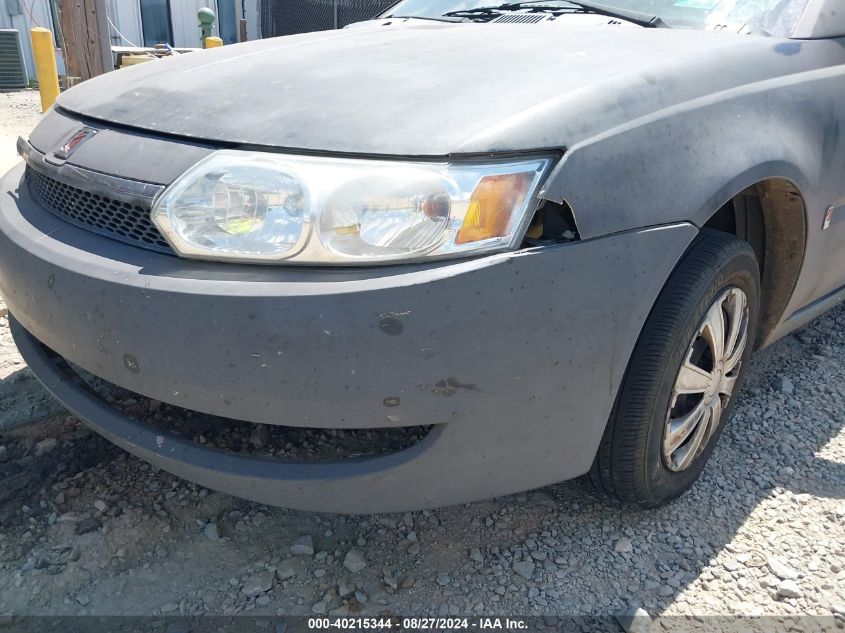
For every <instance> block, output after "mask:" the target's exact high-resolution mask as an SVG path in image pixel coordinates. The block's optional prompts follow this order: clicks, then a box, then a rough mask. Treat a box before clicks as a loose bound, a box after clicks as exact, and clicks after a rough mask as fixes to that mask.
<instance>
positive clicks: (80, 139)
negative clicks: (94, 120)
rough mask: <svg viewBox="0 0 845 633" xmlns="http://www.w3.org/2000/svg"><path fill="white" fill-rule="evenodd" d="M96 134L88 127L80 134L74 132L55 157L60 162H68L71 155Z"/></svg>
mask: <svg viewBox="0 0 845 633" xmlns="http://www.w3.org/2000/svg"><path fill="white" fill-rule="evenodd" d="M96 133H97V130H95V129H94V128H91V127H87V126H86V127H84V128H82V129H81V130H79V131H78V132H74V133H73V135H72V136H71V137H70V138H69V139H68V140H67V141H65V143H64V145H62V146H61V147H60V148H59V149H57V150H56V151H55V152H54V154H53V155H54V156H55V157H56V158H58V159H60V160H67V159H68V158H70V156H71V154H73V153H74V152H75V151H76V150H77V149H79V146H80V145H82V144H83V143H84V142H85V141H87V140H88V139H90V138H91V137H93V136H94V135H95V134H96Z"/></svg>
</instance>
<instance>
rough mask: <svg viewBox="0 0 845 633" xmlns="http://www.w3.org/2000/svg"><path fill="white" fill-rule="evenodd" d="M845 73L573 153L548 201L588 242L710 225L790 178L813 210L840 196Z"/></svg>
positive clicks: (653, 118) (826, 74)
mask: <svg viewBox="0 0 845 633" xmlns="http://www.w3.org/2000/svg"><path fill="white" fill-rule="evenodd" d="M843 81H845V66H833V67H830V68H824V69H821V70H813V71H808V72H802V73H797V74H794V75H789V76H788V77H781V78H777V79H772V80H767V81H763V82H758V83H755V84H751V85H746V86H742V87H740V88H733V89H730V90H726V91H723V92H719V93H715V94H712V95H708V96H706V97H703V98H699V99H695V100H692V101H688V102H685V103H683V104H681V105H678V106H673V107H671V108H667V109H664V110H661V111H658V112H655V113H652V114H650V115H647V116H644V117H640V118H638V119H634V120H632V121H630V122H627V123H625V124H622V125H620V126H618V127H616V128H614V129H611V130H609V131H607V132H604V133H602V134H598V135H595V136H593V137H591V138H588V139H585V140H583V141H582V142H579V143H578V144H576V145H573V146H572V147H571V148H569V151H568V152H567V153H566V155H565V156H564V159H563V160H562V161H561V163H560V164H559V165H558V166H557V168H556V169H555V171H554V172H553V173H552V174H551V176H550V178H549V181H548V183H547V185H546V187H545V189H544V192H543V194H542V195H543V197H544V198H547V199H549V200H554V201H562V200H565V201H566V202H567V203H568V204H569V205H570V206H571V207H572V209H573V211H574V214H575V219H576V223H577V225H578V229H579V232H580V234H581V236H582V237H585V238H590V237H596V236H600V235H605V234H610V233H616V232H619V231H625V230H629V229H633V228H637V227H643V226H654V225H661V224H668V223H672V222H678V221H686V222H691V223H692V224H695V225H696V226H699V227H700V226H703V225H704V224H705V223H706V221H707V220H708V219H709V218H710V217H711V216H712V214H713V213H714V212H715V211H716V210H718V209H719V207H721V206H722V205H723V204H724V203H725V202H727V201H728V200H730V199H731V198H732V197H733V196H735V195H736V194H738V193H739V192H741V191H743V190H744V189H746V188H747V187H749V186H751V185H753V184H754V183H756V182H759V181H761V180H764V179H766V178H774V177H778V178H785V179H787V180H789V181H791V182H793V183H794V184H795V185H796V186H797V187H798V189H799V190H800V191H802V193H803V194H805V200H806V202H807V206H808V208H823V207H824V201H825V200H827V199H829V198H830V197H832V195H833V191H832V189H833V187H834V183H835V182H837V180H836V178H835V177H834V176H835V174H834V171H835V169H836V164H837V162H836V161H835V160H833V161H832V160H830V158H831V157H832V156H833V154H834V153H835V152H836V147H837V146H838V144H839V134H840V129H839V114H838V110H837V108H838V106H837V101H838V99H840V98H841V89H842V85H843Z"/></svg>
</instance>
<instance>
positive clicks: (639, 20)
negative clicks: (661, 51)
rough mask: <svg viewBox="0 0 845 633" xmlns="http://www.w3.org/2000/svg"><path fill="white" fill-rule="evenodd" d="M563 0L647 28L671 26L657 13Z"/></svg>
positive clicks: (667, 27)
mask: <svg viewBox="0 0 845 633" xmlns="http://www.w3.org/2000/svg"><path fill="white" fill-rule="evenodd" d="M532 1H535V0H532ZM564 2H568V3H569V4H574V5H575V6H577V7H581V8H582V9H584V11H590V12H592V13H596V14H598V15H606V16H607V17H609V18H619V19H620V20H625V21H626V22H631V23H632V24H638V25H640V26H644V27H646V28H649V29H669V28H672V27H670V26H669V25H668V24H666V22H664V21H663V20H662V19H661V18H660V16H659V15H649V14H647V13H640V12H639V11H631V10H630V9H618V8H616V7H608V6H605V5H603V4H593V3H592V2H580V1H576V0H564ZM518 4H523V3H518Z"/></svg>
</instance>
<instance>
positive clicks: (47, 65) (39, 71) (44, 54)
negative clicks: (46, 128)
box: [29, 26, 59, 112]
mask: <svg viewBox="0 0 845 633" xmlns="http://www.w3.org/2000/svg"><path fill="white" fill-rule="evenodd" d="M29 35H30V37H31V38H32V56H33V57H34V58H35V76H36V77H38V90H39V91H40V92H41V111H42V112H46V111H47V109H48V108H49V107H50V106H51V105H53V102H54V101H55V100H56V97H58V96H59V71H58V69H57V68H56V49H55V48H53V32H52V31H51V30H50V29H45V28H42V27H40V26H38V27H35V28H32V29H30V30H29Z"/></svg>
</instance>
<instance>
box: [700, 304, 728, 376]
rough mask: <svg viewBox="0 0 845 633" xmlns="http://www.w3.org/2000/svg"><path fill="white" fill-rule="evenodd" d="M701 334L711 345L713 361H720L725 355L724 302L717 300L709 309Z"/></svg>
mask: <svg viewBox="0 0 845 633" xmlns="http://www.w3.org/2000/svg"><path fill="white" fill-rule="evenodd" d="M701 334H702V336H704V339H705V340H706V341H707V344H708V345H710V349H711V350H712V352H713V361H714V362H715V361H719V360H721V359H723V358H724V356H725V315H724V313H723V312H722V302H721V301H717V302H716V303H714V304H713V305H712V306H711V308H710V309H709V310H708V311H707V315H706V316H705V317H704V323H703V324H702V326H701Z"/></svg>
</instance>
